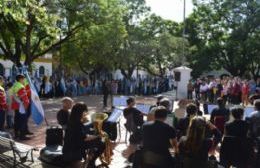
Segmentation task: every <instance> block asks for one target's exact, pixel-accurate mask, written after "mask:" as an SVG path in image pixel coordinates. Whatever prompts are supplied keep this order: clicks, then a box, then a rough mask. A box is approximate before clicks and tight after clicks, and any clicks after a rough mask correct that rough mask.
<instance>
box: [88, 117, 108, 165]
mask: <svg viewBox="0 0 260 168" xmlns="http://www.w3.org/2000/svg"><path fill="white" fill-rule="evenodd" d="M91 118H92V123H93V126H94V130H95V132H96V134H97V135H99V136H101V138H102V141H103V142H104V143H105V146H106V148H105V151H104V153H103V154H102V155H101V157H100V161H101V162H102V164H105V165H109V164H110V163H111V161H112V154H113V152H112V144H111V141H110V139H109V136H108V135H107V133H106V132H105V131H103V129H102V128H103V122H104V121H105V120H106V119H107V118H108V115H107V114H106V113H95V114H93V115H92V116H91Z"/></svg>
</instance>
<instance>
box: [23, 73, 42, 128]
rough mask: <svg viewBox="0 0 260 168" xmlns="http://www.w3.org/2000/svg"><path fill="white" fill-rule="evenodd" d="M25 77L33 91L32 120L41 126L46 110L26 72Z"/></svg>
mask: <svg viewBox="0 0 260 168" xmlns="http://www.w3.org/2000/svg"><path fill="white" fill-rule="evenodd" d="M24 74H25V77H26V79H27V80H28V82H29V85H30V89H31V112H32V118H33V121H34V122H35V124H37V125H40V124H41V123H42V122H43V121H44V110H43V107H42V104H41V100H40V98H39V95H38V93H37V91H36V89H35V87H34V84H33V83H32V81H31V78H30V76H29V74H28V72H27V71H26V72H25V73H24Z"/></svg>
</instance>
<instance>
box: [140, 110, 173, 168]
mask: <svg viewBox="0 0 260 168" xmlns="http://www.w3.org/2000/svg"><path fill="white" fill-rule="evenodd" d="M167 113H168V110H167V109H157V110H156V111H155V121H150V122H147V123H145V124H144V125H143V148H144V151H147V152H152V153H154V154H152V155H153V156H157V155H158V158H164V159H165V160H164V161H162V162H163V163H164V165H160V167H164V168H168V167H173V166H174V161H173V158H172V157H171V154H170V152H169V146H170V147H172V148H173V149H174V151H175V152H176V153H178V145H177V137H176V131H175V129H174V128H173V127H171V126H169V125H168V124H166V123H165V120H166V117H167ZM152 155H151V156H152ZM146 167H147V168H148V167H149V168H150V167H152V166H151V165H145V168H146Z"/></svg>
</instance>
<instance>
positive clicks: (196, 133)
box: [179, 117, 212, 168]
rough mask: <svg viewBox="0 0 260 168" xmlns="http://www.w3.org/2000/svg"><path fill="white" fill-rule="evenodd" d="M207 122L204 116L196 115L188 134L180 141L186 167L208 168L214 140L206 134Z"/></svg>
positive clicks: (181, 153) (180, 150) (181, 154)
mask: <svg viewBox="0 0 260 168" xmlns="http://www.w3.org/2000/svg"><path fill="white" fill-rule="evenodd" d="M206 129H207V123H206V121H205V120H204V118H203V117H194V118H193V119H192V120H191V123H190V125H189V128H188V132H187V136H183V137H182V138H181V139H180V142H179V152H180V157H181V158H182V159H183V164H184V165H183V167H184V168H195V167H199V168H206V167H207V161H208V153H209V150H210V148H211V146H212V140H211V139H209V138H207V136H206V135H205V132H206Z"/></svg>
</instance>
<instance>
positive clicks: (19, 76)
mask: <svg viewBox="0 0 260 168" xmlns="http://www.w3.org/2000/svg"><path fill="white" fill-rule="evenodd" d="M24 78H25V76H24V75H23V74H18V75H16V77H15V79H16V81H19V80H20V79H24Z"/></svg>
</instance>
